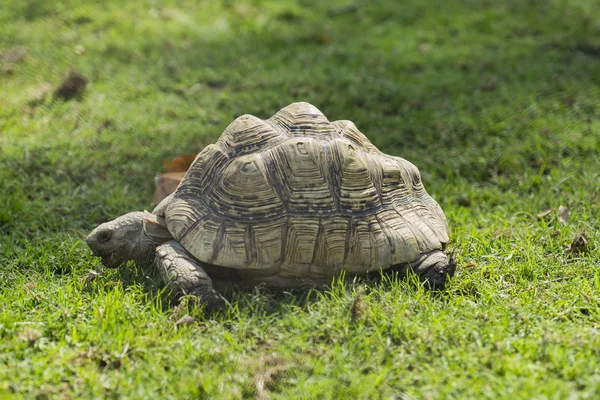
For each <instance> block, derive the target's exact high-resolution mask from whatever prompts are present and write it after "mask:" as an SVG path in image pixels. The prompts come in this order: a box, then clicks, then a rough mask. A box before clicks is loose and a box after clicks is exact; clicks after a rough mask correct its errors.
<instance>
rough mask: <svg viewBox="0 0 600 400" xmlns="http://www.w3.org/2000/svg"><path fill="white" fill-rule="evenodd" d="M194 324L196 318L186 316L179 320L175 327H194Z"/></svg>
mask: <svg viewBox="0 0 600 400" xmlns="http://www.w3.org/2000/svg"><path fill="white" fill-rule="evenodd" d="M194 322H195V320H194V318H192V317H190V315H189V314H185V315H184V316H183V317H181V318H179V319H178V320H177V322H175V326H181V325H192V324H193V323H194Z"/></svg>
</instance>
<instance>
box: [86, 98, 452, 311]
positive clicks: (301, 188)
mask: <svg viewBox="0 0 600 400" xmlns="http://www.w3.org/2000/svg"><path fill="white" fill-rule="evenodd" d="M448 241H449V239H448V232H447V223H446V219H445V216H444V213H443V211H442V209H441V208H440V206H439V205H438V204H437V203H436V201H435V200H434V199H433V198H432V197H431V196H429V195H428V194H427V192H426V191H425V189H424V187H423V183H422V182H421V176H420V173H419V170H418V169H417V167H415V166H414V165H413V164H412V163H410V162H409V161H407V160H405V159H403V158H400V157H394V156H391V155H387V154H384V153H383V152H381V151H379V150H378V149H377V148H376V147H375V146H374V145H373V144H371V142H370V141H369V140H368V139H367V138H366V137H365V136H364V135H363V134H362V133H361V132H360V131H359V130H358V129H357V128H356V126H355V125H354V124H353V123H352V122H350V121H334V122H330V121H329V120H328V119H327V118H326V117H325V116H324V115H323V114H322V113H321V112H320V111H319V110H318V109H317V108H316V107H314V106H313V105H311V104H309V103H305V102H299V103H293V104H291V105H289V106H287V107H285V108H283V109H282V110H280V111H279V112H278V113H276V114H275V115H274V116H272V117H271V118H269V119H268V120H262V119H259V118H257V117H255V116H252V115H243V116H241V117H239V118H237V119H236V120H234V121H233V122H232V123H231V124H230V125H229V126H228V127H227V128H226V129H225V131H224V132H223V134H222V135H221V137H220V138H219V139H218V140H217V142H216V143H215V144H211V145H209V146H207V147H205V148H204V149H203V150H202V151H201V152H200V153H199V154H198V155H197V157H196V159H195V160H194V162H193V163H192V165H191V167H190V168H189V170H188V171H187V173H186V175H185V177H184V178H183V180H182V181H181V183H180V184H179V186H178V187H177V189H176V190H175V192H173V193H172V194H171V195H170V196H168V197H167V198H165V199H164V200H163V201H162V202H160V203H159V204H158V205H157V206H156V208H155V209H154V210H153V211H152V213H149V212H147V211H143V212H131V213H128V214H125V215H123V216H120V217H118V218H117V219H115V220H113V221H110V222H107V223H103V224H101V225H100V226H98V227H97V228H96V229H94V230H93V231H92V232H91V233H90V234H89V236H88V237H87V238H86V242H87V244H88V246H89V247H90V248H91V250H92V252H93V254H94V255H96V256H101V257H102V263H103V264H104V265H105V266H106V267H117V266H119V265H121V264H122V263H124V262H125V261H127V260H134V261H136V262H138V263H141V264H146V265H148V264H150V263H152V260H153V262H154V265H155V266H156V267H157V268H158V270H159V271H160V276H161V279H163V280H164V282H165V284H167V285H168V286H169V287H170V288H171V289H172V290H173V292H174V294H175V295H176V296H181V295H187V294H190V295H195V296H198V297H199V298H200V299H201V300H202V301H203V302H204V303H206V304H207V305H208V306H217V305H220V304H222V303H223V298H222V297H221V295H220V293H219V292H218V291H217V290H215V288H218V287H219V285H221V286H222V284H223V283H224V282H225V283H231V282H233V283H235V284H240V285H242V286H254V285H259V284H264V285H266V286H267V287H272V288H276V289H293V288H298V287H314V286H320V285H322V284H327V283H328V282H331V279H332V277H334V276H336V275H339V274H340V273H341V272H342V271H345V273H346V276H356V275H361V274H366V273H368V272H372V271H380V270H381V271H383V270H397V271H404V272H406V271H409V270H412V271H414V272H416V273H417V274H418V275H419V276H420V277H421V279H422V280H423V281H424V282H427V283H428V284H429V285H430V286H433V287H443V286H444V284H445V283H446V281H447V279H448V277H451V276H452V275H453V274H454V271H455V266H456V264H455V262H454V261H453V260H452V257H450V258H449V257H448V256H447V255H446V254H445V252H444V250H445V247H446V244H447V243H448Z"/></svg>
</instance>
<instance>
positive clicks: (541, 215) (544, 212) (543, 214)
mask: <svg viewBox="0 0 600 400" xmlns="http://www.w3.org/2000/svg"><path fill="white" fill-rule="evenodd" d="M554 210H555V209H554V208H549V209H547V210H545V211H542V212H541V213H539V214H538V215H536V217H537V219H539V220H540V221H541V220H543V219H546V217H548V216H549V215H550V214H552V213H553V212H554Z"/></svg>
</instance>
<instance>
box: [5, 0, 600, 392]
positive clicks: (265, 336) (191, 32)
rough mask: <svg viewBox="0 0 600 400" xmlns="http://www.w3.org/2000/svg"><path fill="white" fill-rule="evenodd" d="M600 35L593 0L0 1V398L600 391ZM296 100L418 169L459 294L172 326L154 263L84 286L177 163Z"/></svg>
mask: <svg viewBox="0 0 600 400" xmlns="http://www.w3.org/2000/svg"><path fill="white" fill-rule="evenodd" d="M599 37H600V3H598V2H595V1H590V0H548V1H534V0H531V1H524V0H498V1H491V0H489V1H488V0H451V1H442V0H432V1H420V0H407V1H393V0H388V1H384V0H380V1H373V2H366V1H352V0H339V1H338V0H336V1H327V2H324V1H308V0H298V1H290V0H288V1H275V0H273V1H259V0H255V1H250V0H244V1H224V0H223V1H221V0H205V1H192V0H180V1H176V0H169V1H153V0H130V1H125V0H121V1H119V0H107V1H104V2H92V1H87V2H86V1H75V0H57V1H42V0H37V1H34V0H18V1H17V0H8V2H3V4H2V7H1V8H0V53H1V56H0V398H16V399H19V398H23V399H32V398H40V399H44V398H48V399H54V398H130V399H137V398H225V399H227V398H233V399H235V398H252V397H257V398H260V399H266V398H281V399H288V398H305V399H334V398H335V399H337V398H347V399H350V398H363V399H367V398H369V399H371V398H383V399H391V398H415V399H418V398H425V399H429V398H431V399H437V398H493V399H501V398H504V399H506V398H508V399H520V398H539V399H543V398H556V399H564V398H590V399H592V398H598V396H599V395H600V261H599V257H600V244H599V243H600V238H599V233H600V225H599V220H600V173H599V171H600V102H599V99H600V40H599V39H598V38H599ZM71 70H72V71H77V72H78V73H79V74H81V75H82V76H84V77H85V79H87V81H88V84H87V86H86V87H85V89H84V91H83V92H82V93H79V94H76V93H73V91H70V92H69V91H66V92H64V91H62V92H60V91H59V92H58V93H56V92H55V91H56V89H57V88H58V87H59V86H60V84H61V82H62V81H63V80H64V79H65V77H67V76H68V75H69V73H70V72H69V71H71ZM294 101H308V102H310V103H312V104H314V105H316V106H317V107H318V108H319V109H320V110H321V111H322V112H323V113H324V114H325V115H327V116H328V117H329V119H330V120H337V119H351V120H352V121H354V122H355V123H356V125H357V126H358V127H359V129H360V130H361V131H362V132H363V133H365V134H366V135H367V136H368V137H369V138H370V139H371V140H372V142H373V143H374V144H375V145H376V146H378V147H379V148H380V149H381V150H383V151H385V152H387V153H389V154H393V155H397V156H401V157H404V158H406V159H408V160H410V161H411V162H413V163H414V164H416V165H417V166H418V167H419V169H420V170H421V172H422V178H423V182H424V184H425V187H426V189H427V190H428V192H429V193H430V194H431V195H432V196H433V197H434V198H435V199H436V200H437V201H438V202H439V203H440V205H441V206H442V208H443V209H444V211H445V213H446V216H447V218H448V223H449V227H450V234H451V238H452V243H451V244H450V246H449V249H451V250H454V251H455V257H456V259H457V261H458V265H459V269H458V271H457V273H456V275H455V276H454V278H453V279H452V281H451V282H450V283H449V285H448V286H447V288H446V289H445V290H444V291H442V292H439V293H431V292H428V291H427V290H424V289H423V287H421V286H420V285H419V284H418V282H416V280H414V279H410V278H409V279H398V278H397V277H394V276H391V277H388V278H386V279H383V280H378V281H354V282H352V281H350V282H344V281H340V280H337V281H335V282H332V284H331V287H330V289H329V290H324V291H298V292H293V293H276V292H272V291H268V290H265V289H257V290H255V291H250V292H241V291H239V292H236V293H234V294H233V295H231V296H229V298H228V300H229V301H230V303H231V306H230V307H227V308H226V309H224V310H222V311H220V312H217V313H215V314H211V315H203V313H202V312H201V310H199V309H192V310H191V311H190V313H191V315H192V316H193V317H194V318H195V321H196V322H195V323H193V324H191V325H179V326H176V325H175V323H174V321H175V320H176V319H177V318H178V317H179V316H180V315H179V314H178V313H181V312H183V311H181V310H175V311H174V308H173V307H172V306H171V305H170V304H168V301H167V300H166V299H167V297H166V294H165V293H164V292H163V291H162V288H161V287H160V285H157V284H156V283H155V279H156V277H155V275H154V274H153V272H152V271H144V270H141V269H139V268H136V267H135V266H134V265H127V266H124V267H122V268H120V269H117V270H108V271H105V272H104V274H103V275H101V276H99V277H98V278H97V279H95V280H93V281H91V282H90V283H88V284H86V283H85V277H86V274H87V273H88V271H90V270H92V269H95V268H98V267H99V260H98V259H96V258H94V257H92V255H91V253H90V251H89V250H88V248H87V247H86V245H85V242H84V241H83V238H84V237H85V235H86V234H87V233H88V232H89V231H90V230H91V229H92V228H93V227H95V226H96V225H97V224H99V223H101V222H105V221H108V220H110V219H112V218H114V217H116V216H118V215H121V214H123V213H126V212H128V211H133V210H143V209H149V207H150V205H149V201H150V198H151V195H152V191H153V190H154V177H155V175H156V174H157V173H160V172H163V171H164V167H163V164H162V159H163V158H167V159H169V158H172V157H174V156H176V155H178V154H187V153H196V152H198V151H199V150H201V149H202V148H203V147H204V146H206V145H207V144H209V143H212V142H214V141H215V140H216V139H217V138H218V136H219V135H220V134H221V132H222V131H223V129H224V128H225V127H226V126H227V125H228V124H229V123H230V122H231V121H232V120H233V119H234V118H235V117H237V116H239V115H242V114H246V113H249V114H254V115H256V116H259V117H261V118H267V117H269V116H271V115H272V114H273V113H275V112H276V111H277V110H279V109H281V108H282V107H284V106H286V105H287V104H289V103H291V102H294Z"/></svg>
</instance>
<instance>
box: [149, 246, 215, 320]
mask: <svg viewBox="0 0 600 400" xmlns="http://www.w3.org/2000/svg"><path fill="white" fill-rule="evenodd" d="M154 264H155V265H156V267H157V268H158V270H159V272H160V276H161V278H162V279H163V281H164V283H165V284H166V285H167V287H168V288H169V289H171V290H172V291H173V294H174V295H175V296H176V298H177V299H179V298H180V297H181V296H184V295H194V296H196V297H198V298H199V299H200V300H201V301H202V302H203V303H205V304H206V307H207V308H208V309H214V308H219V307H222V306H223V305H224V304H225V299H224V298H223V297H222V296H221V295H220V294H219V293H217V291H216V290H215V289H214V287H213V283H212V280H211V279H210V277H209V276H208V275H207V274H206V271H204V268H203V267H202V263H201V262H199V261H198V260H196V259H194V258H193V257H192V256H191V255H190V254H189V253H188V252H187V251H186V250H185V249H184V248H183V246H182V245H181V244H179V243H178V242H176V241H170V242H167V243H165V244H162V245H160V246H158V247H157V248H156V257H155V259H154Z"/></svg>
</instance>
